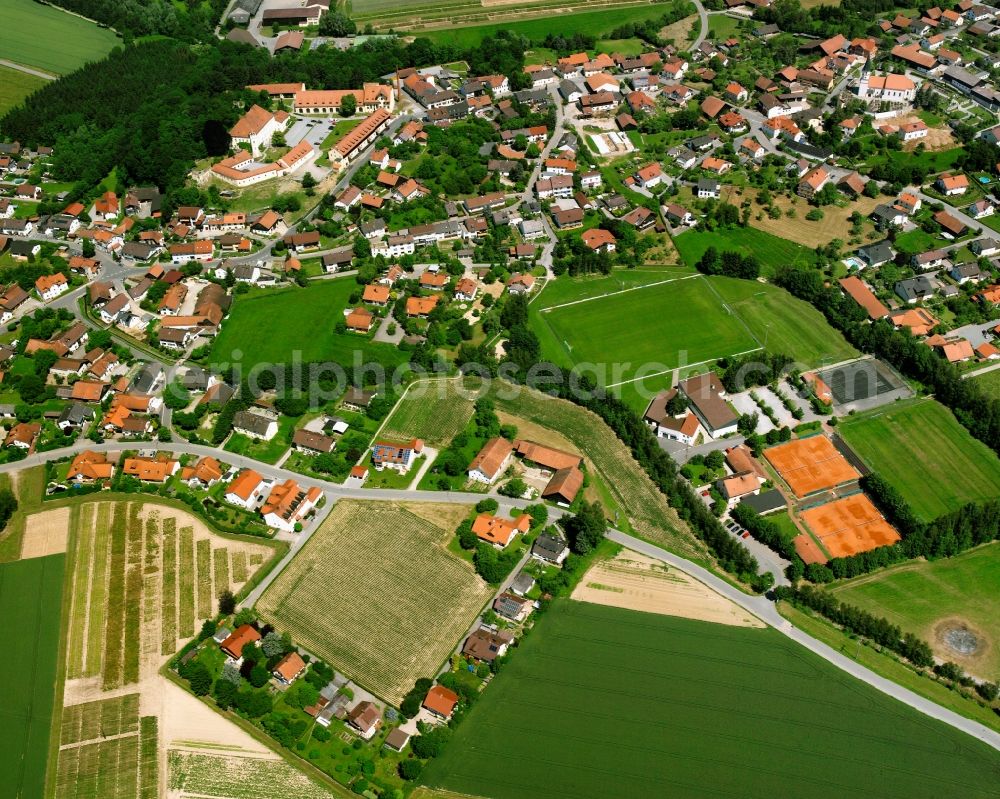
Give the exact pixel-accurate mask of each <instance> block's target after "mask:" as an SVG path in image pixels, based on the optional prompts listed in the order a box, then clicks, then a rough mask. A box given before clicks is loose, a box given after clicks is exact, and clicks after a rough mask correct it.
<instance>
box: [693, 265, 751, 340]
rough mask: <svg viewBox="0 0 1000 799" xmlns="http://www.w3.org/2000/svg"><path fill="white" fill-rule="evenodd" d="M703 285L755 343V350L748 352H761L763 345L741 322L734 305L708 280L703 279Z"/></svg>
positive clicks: (743, 322) (745, 324) (744, 323)
mask: <svg viewBox="0 0 1000 799" xmlns="http://www.w3.org/2000/svg"><path fill="white" fill-rule="evenodd" d="M697 277H705V276H704V275H701V274H699V275H697ZM705 285H706V286H708V288H709V289H710V290H711V291H712V293H713V294H714V295H715V298H716V299H717V300H718V301H719V303H720V304H721V305H722V307H723V308H724V309H725V310H726V311H727V312H728V313H729V315H730V316H735V317H736V319H737V320H738V321H739V323H740V324H741V325H743V329H744V330H746V331H747V334H748V335H749V336H750V338H752V339H753V340H754V341H756V342H757V347H756V349H754V350H750V352H756V350H762V349H764V345H763V343H761V340H760V339H759V338H757V336H755V335H754V332H753V331H752V330H751V329H750V325H748V324H747V323H746V322H745V321H744V320H743V317H742V316H740V315H739V312H738V311H737V310H736V308H735V305H734V304H733V303H730V302H727V301H726V300H725V299H724V298H723V296H722V295H721V294H719V290H718V289H717V288H715V286H713V285H712V281H711V280H708V278H705ZM736 354H737V355H744V354H745V353H741V352H738V353H736Z"/></svg>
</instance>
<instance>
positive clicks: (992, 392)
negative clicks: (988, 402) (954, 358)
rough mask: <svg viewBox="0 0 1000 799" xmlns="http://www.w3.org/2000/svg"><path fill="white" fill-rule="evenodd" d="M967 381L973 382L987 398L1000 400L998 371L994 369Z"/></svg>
mask: <svg viewBox="0 0 1000 799" xmlns="http://www.w3.org/2000/svg"><path fill="white" fill-rule="evenodd" d="M969 379H970V380H975V381H976V385H977V386H979V387H980V388H981V389H982V390H983V391H985V392H986V393H987V394H988V395H989V396H991V397H996V398H1000V369H994V370H993V371H992V372H984V373H983V374H981V375H978V376H977V377H972V378H969Z"/></svg>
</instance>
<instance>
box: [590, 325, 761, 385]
mask: <svg viewBox="0 0 1000 799" xmlns="http://www.w3.org/2000/svg"><path fill="white" fill-rule="evenodd" d="M740 321H742V320H740ZM755 340H756V339H755ZM757 343H758V344H759V343H760V342H757ZM762 349H764V348H763V347H754V348H753V349H751V350H743V352H734V353H732V354H731V355H726V356H722V355H720V356H719V357H720V358H722V357H727V358H735V357H736V356H737V355H749V354H750V353H751V352H757V351H758V350H762ZM717 360H719V358H708V359H707V360H704V361H698V362H697V363H686V364H684V365H683V366H675V367H674V368H673V369H664V370H663V371H662V372H656V373H655V374H651V375H643V376H642V377H633V378H632V379H631V380H622V381H621V382H619V383H609V384H608V385H606V386H605V388H616V387H617V386H624V385H627V384H629V383H637V382H639V381H640V380H648V379H650V378H652V377H662V376H663V375H668V374H670V373H671V372H677V371H679V370H681V369H691V368H693V367H695V366H704V365H705V364H706V363H713V362H715V361H717Z"/></svg>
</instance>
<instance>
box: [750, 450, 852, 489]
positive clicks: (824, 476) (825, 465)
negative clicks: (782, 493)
mask: <svg viewBox="0 0 1000 799" xmlns="http://www.w3.org/2000/svg"><path fill="white" fill-rule="evenodd" d="M764 457H765V458H767V460H768V462H769V463H770V464H771V465H772V466H773V467H774V468H775V469H776V470H777V472H778V474H780V475H781V479H782V480H784V481H785V482H786V483H788V487H789V488H791V489H792V491H793V492H794V494H795V496H797V497H804V496H807V495H809V494H813V493H815V492H816V491H823V490H824V489H827V488H833V487H834V486H838V485H841V484H843V483H849V482H851V481H852V480H857V479H858V478H859V477H861V475H860V474H859V473H858V471H857V469H855V468H854V467H853V466H851V464H850V463H848V461H847V458H845V457H844V456H843V455H841V454H840V453H839V452H837V449H836V447H834V446H833V443H832V442H831V441H830V439H828V438H827V437H826V436H810V437H809V438H800V439H798V440H796V441H789V442H788V443H787V444H779V445H778V446H776V447H771V448H770V449H766V450H764Z"/></svg>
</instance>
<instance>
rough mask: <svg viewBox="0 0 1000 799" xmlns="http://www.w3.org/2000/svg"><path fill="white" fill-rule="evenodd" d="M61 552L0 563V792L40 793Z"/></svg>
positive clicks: (49, 717)
mask: <svg viewBox="0 0 1000 799" xmlns="http://www.w3.org/2000/svg"><path fill="white" fill-rule="evenodd" d="M65 563H66V556H65V555H50V556H48V557H44V558H31V559H29V560H22V561H18V562H16V563H6V564H3V565H0V618H2V619H3V620H4V630H5V632H6V635H7V647H8V652H9V654H10V656H9V657H6V658H3V660H2V661H0V708H2V709H3V710H2V715H3V731H2V732H0V774H2V775H3V777H2V778H0V782H2V784H3V790H2V791H0V795H3V796H11V797H21V796H23V797H37V796H42V795H43V793H44V786H45V770H46V764H47V761H48V754H49V730H50V728H51V725H52V711H53V707H54V704H55V686H56V685H57V684H59V681H58V680H57V679H56V671H57V663H58V660H59V628H60V620H61V617H62V613H61V607H62V586H63V569H64V567H65Z"/></svg>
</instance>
